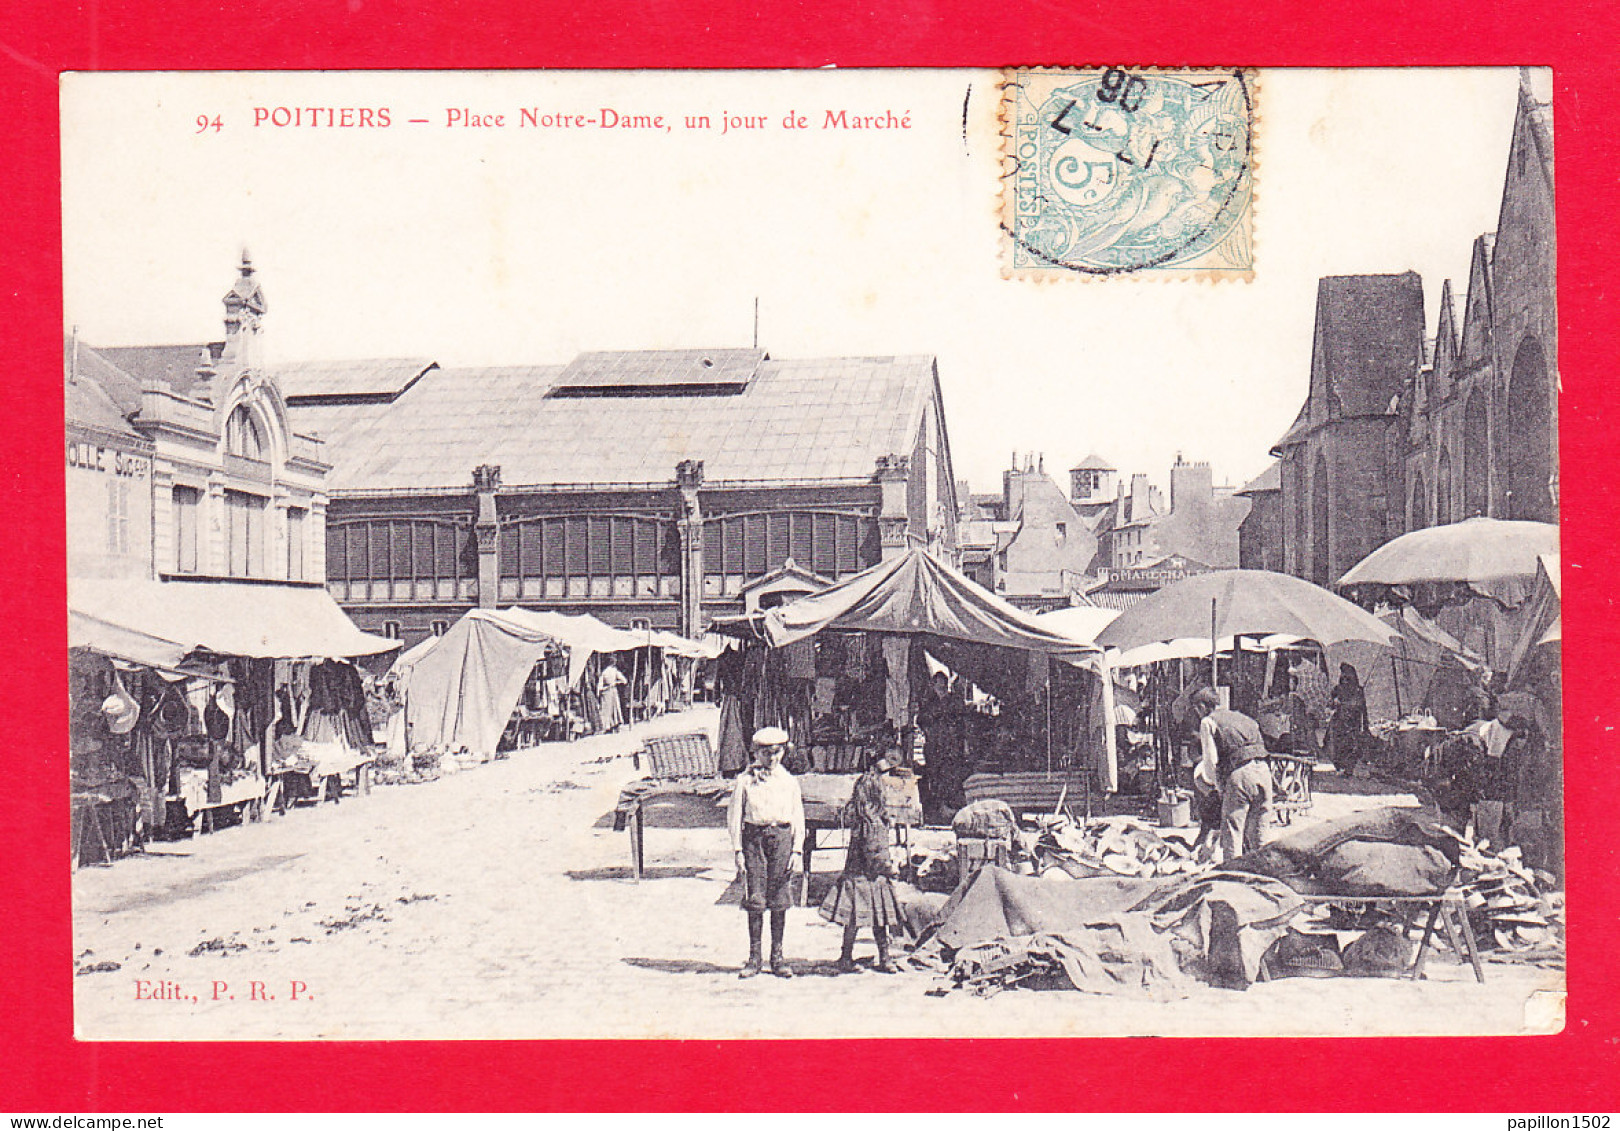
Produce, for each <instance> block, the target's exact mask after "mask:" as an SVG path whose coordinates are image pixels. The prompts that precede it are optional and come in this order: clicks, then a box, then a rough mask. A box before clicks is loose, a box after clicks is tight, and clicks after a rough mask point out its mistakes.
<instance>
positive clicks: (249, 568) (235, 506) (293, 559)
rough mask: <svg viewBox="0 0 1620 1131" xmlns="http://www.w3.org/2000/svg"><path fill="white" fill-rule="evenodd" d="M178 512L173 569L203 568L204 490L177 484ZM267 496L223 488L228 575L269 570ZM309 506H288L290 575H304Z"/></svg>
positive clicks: (263, 574)
mask: <svg viewBox="0 0 1620 1131" xmlns="http://www.w3.org/2000/svg"><path fill="white" fill-rule="evenodd" d="M171 500H172V503H173V507H172V509H173V513H174V571H175V572H176V573H197V572H199V571H200V570H201V568H202V491H201V490H199V489H198V488H196V487H184V486H177V487H175V488H174V490H173V494H172V496H171ZM267 506H268V500H266V499H265V498H264V497H263V496H261V495H252V494H249V493H247V492H245V491H226V492H225V553H226V559H225V573H226V575H227V576H229V577H267V576H269V571H268V569H267V566H268V557H267V549H266V546H267V541H268V539H267V530H266V521H267V519H266V513H267ZM308 516H309V511H308V510H307V509H306V508H304V507H289V508H287V540H286V550H287V560H286V563H285V564H286V572H285V575H284V576H285V577H286V579H287V580H288V581H303V580H304V569H305V551H304V539H305V527H306V521H307V519H308Z"/></svg>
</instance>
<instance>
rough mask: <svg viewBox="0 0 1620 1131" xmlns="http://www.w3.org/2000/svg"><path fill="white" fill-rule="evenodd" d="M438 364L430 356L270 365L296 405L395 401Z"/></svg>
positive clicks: (287, 395)
mask: <svg viewBox="0 0 1620 1131" xmlns="http://www.w3.org/2000/svg"><path fill="white" fill-rule="evenodd" d="M436 368H438V363H437V362H435V361H433V360H432V359H431V358H426V357H383V358H374V359H368V360H365V361H294V362H285V363H282V364H279V365H272V366H269V367H268V369H269V373H270V375H271V376H272V377H274V378H275V380H276V382H277V383H278V384H279V385H280V386H281V395H282V396H283V397H285V398H286V399H287V400H288V401H290V402H293V403H312V402H313V403H321V402H326V401H332V402H338V403H341V402H342V401H346V400H367V401H369V400H375V401H382V402H386V401H389V400H392V399H394V398H395V397H397V396H399V394H401V393H403V392H404V391H405V390H406V389H408V388H410V387H411V386H412V385H414V384H415V383H416V381H417V379H418V378H420V377H421V376H422V375H423V374H424V373H426V372H428V371H429V370H430V369H436Z"/></svg>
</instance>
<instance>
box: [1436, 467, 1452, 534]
mask: <svg viewBox="0 0 1620 1131" xmlns="http://www.w3.org/2000/svg"><path fill="white" fill-rule="evenodd" d="M1452 518H1453V515H1452V510H1451V453H1450V452H1447V451H1441V453H1440V462H1439V464H1438V465H1437V466H1436V467H1435V469H1434V522H1435V525H1436V526H1444V525H1446V523H1448V522H1451V521H1452Z"/></svg>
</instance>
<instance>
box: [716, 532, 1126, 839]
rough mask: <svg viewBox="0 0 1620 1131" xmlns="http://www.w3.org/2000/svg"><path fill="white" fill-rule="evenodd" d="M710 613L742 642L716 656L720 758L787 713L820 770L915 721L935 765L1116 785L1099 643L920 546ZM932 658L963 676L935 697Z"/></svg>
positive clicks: (900, 740)
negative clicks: (849, 572)
mask: <svg viewBox="0 0 1620 1131" xmlns="http://www.w3.org/2000/svg"><path fill="white" fill-rule="evenodd" d="M718 627H720V628H721V630H722V631H725V632H727V633H729V634H731V635H733V636H735V637H738V638H740V639H742V640H744V641H745V642H746V646H745V647H744V648H743V649H741V650H739V651H734V652H730V653H727V655H726V656H725V657H723V658H722V660H721V668H720V671H721V679H722V698H721V751H720V757H721V766H722V768H724V769H733V770H734V769H737V768H740V767H741V765H742V759H743V757H744V755H745V753H746V743H745V737H746V735H747V734H748V733H749V732H750V729H751V728H753V727H757V726H762V725H777V726H784V727H786V728H787V729H788V731H789V733H790V734H792V735H794V742H795V746H796V747H797V748H798V749H799V750H800V751H801V752H804V751H807V752H810V753H811V755H812V757H811V766H812V767H813V768H815V769H817V770H825V769H835V770H855V769H858V768H859V751H860V749H861V748H862V747H863V745H870V744H871V743H874V742H892V743H895V744H897V745H898V746H899V747H900V748H901V749H902V750H909V749H911V736H912V735H913V734H914V732H915V731H916V730H917V729H919V728H920V729H921V731H922V732H923V734H924V735H925V737H927V738H928V739H929V741H930V742H931V743H932V752H930V751H929V750H928V749H927V748H925V750H924V758H925V759H926V760H927V762H928V766H929V770H928V772H929V774H930V775H932V776H934V777H935V778H939V777H940V776H941V775H947V774H948V775H951V776H953V777H954V776H955V775H961V774H966V773H969V772H971V771H972V770H974V769H996V768H998V766H999V765H1000V764H1001V763H1004V762H1009V763H1010V762H1014V761H1015V762H1016V766H1017V768H1019V769H1027V770H1030V771H1039V772H1042V773H1045V774H1047V775H1050V776H1054V777H1057V776H1063V775H1065V774H1070V775H1077V776H1078V779H1079V780H1080V782H1081V783H1082V784H1083V786H1084V788H1086V789H1090V788H1097V789H1100V790H1103V791H1111V790H1112V789H1113V788H1114V787H1115V784H1116V781H1117V776H1116V775H1117V768H1116V766H1115V764H1114V736H1113V725H1112V718H1113V702H1112V699H1113V696H1112V687H1111V681H1110V679H1109V678H1108V668H1107V661H1106V659H1105V658H1104V656H1103V653H1102V649H1100V648H1098V647H1097V646H1095V645H1093V644H1088V643H1085V642H1081V641H1077V640H1074V639H1072V638H1070V637H1069V636H1066V635H1064V634H1062V633H1059V632H1054V631H1052V630H1051V629H1049V628H1047V627H1044V626H1042V625H1041V624H1040V623H1039V622H1038V621H1036V620H1035V619H1034V618H1032V617H1030V616H1029V615H1028V614H1025V613H1023V612H1022V611H1020V610H1018V609H1016V608H1014V607H1013V606H1012V605H1010V604H1008V603H1007V602H1006V601H1004V600H1002V599H1001V598H999V597H997V596H996V595H995V594H993V593H990V592H989V591H987V590H985V589H983V588H981V587H980V586H978V585H976V584H975V583H973V582H972V581H970V580H969V579H968V578H966V577H964V576H963V575H961V574H960V573H957V572H956V571H955V570H952V569H950V568H949V567H947V566H945V565H943V564H941V563H940V562H938V561H937V560H936V559H934V558H933V557H932V556H930V555H929V554H928V553H926V552H925V551H923V550H920V549H913V550H911V551H909V552H908V553H905V554H902V555H899V556H897V557H894V558H891V559H889V560H888V561H884V562H881V563H879V564H878V565H876V566H873V567H871V568H869V569H867V570H864V571H862V572H861V573H858V574H855V575H853V576H851V577H849V578H846V579H844V580H843V581H842V582H840V583H839V584H837V585H834V586H832V587H831V588H829V589H826V590H824V591H822V592H820V593H816V594H813V595H811V596H808V597H804V598H801V599H800V600H797V601H794V602H792V603H790V604H787V605H783V606H781V607H778V608H775V609H771V610H768V611H766V612H765V613H763V614H759V615H756V616H753V617H747V618H737V619H735V620H732V621H728V622H725V623H723V624H720V625H719V626H718ZM762 644H763V645H768V647H761V646H760V645H762ZM930 659H932V660H933V661H936V662H937V663H939V664H942V665H943V666H944V667H945V668H947V669H949V670H950V671H951V672H954V673H955V674H956V675H957V676H959V677H961V678H960V679H959V680H958V685H957V686H956V687H955V688H952V689H951V690H950V691H949V693H948V694H947V695H946V696H945V697H944V698H938V697H936V696H935V695H934V693H933V692H932V690H931V689H930V676H929V666H928V665H929V660H930ZM1052 661H1057V662H1056V663H1055V664H1054V663H1052ZM964 684H971V685H973V686H975V687H977V688H979V689H982V690H983V691H984V692H987V693H988V694H989V695H990V696H993V697H994V699H995V700H996V701H997V706H998V713H997V714H996V715H995V716H991V715H989V714H981V713H980V712H977V711H974V710H972V709H971V708H970V706H969V705H968V704H967V703H965V702H964V701H963V695H962V690H963V685H964ZM885 736H886V737H885ZM955 788H960V785H959V784H958V785H957V786H956V787H955ZM1076 792H1077V793H1078V792H1080V790H1079V789H1077V790H1076ZM955 803H959V802H953V807H954V804H955Z"/></svg>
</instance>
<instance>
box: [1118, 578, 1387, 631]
mask: <svg viewBox="0 0 1620 1131" xmlns="http://www.w3.org/2000/svg"><path fill="white" fill-rule="evenodd" d="M1277 633H1288V634H1289V635H1292V636H1297V637H1301V638H1303V639H1306V640H1314V641H1316V642H1317V643H1318V644H1321V645H1323V646H1326V645H1329V644H1338V643H1340V642H1342V641H1346V640H1365V641H1370V642H1371V643H1374V644H1388V643H1389V642H1390V641H1391V640H1392V639H1393V638H1394V636H1395V633H1394V632H1393V631H1392V630H1391V629H1390V627H1389V626H1388V625H1386V624H1384V623H1383V622H1382V621H1380V620H1379V619H1378V618H1377V617H1375V616H1373V615H1372V614H1371V613H1369V612H1366V611H1365V610H1363V609H1360V608H1357V607H1356V606H1355V605H1352V604H1351V603H1350V602H1349V601H1346V600H1345V599H1344V598H1343V597H1340V596H1338V595H1337V594H1334V593H1330V592H1328V591H1327V590H1326V589H1323V588H1322V587H1321V586H1320V585H1312V584H1311V583H1310V582H1309V581H1304V580H1302V579H1300V578H1297V577H1290V576H1289V575H1288V574H1285V573H1273V572H1271V571H1270V570H1263V569H1223V570H1216V571H1214V572H1212V573H1201V574H1196V575H1194V576H1193V577H1189V578H1186V579H1185V580H1182V581H1176V582H1172V583H1171V584H1169V585H1166V586H1165V587H1164V588H1163V589H1160V590H1159V591H1158V592H1156V593H1154V594H1152V595H1150V596H1149V597H1147V598H1146V599H1144V600H1142V601H1139V602H1138V603H1137V604H1135V605H1132V606H1131V607H1130V608H1128V609H1126V610H1125V611H1124V612H1123V613H1121V614H1120V615H1119V619H1117V620H1115V621H1114V622H1113V623H1112V624H1110V625H1108V626H1107V627H1106V628H1104V629H1103V630H1102V632H1100V633H1098V634H1097V643H1098V644H1101V645H1103V646H1104V647H1112V648H1122V649H1123V648H1135V647H1137V646H1139V645H1142V644H1155V643H1158V642H1160V641H1171V640H1181V639H1184V638H1187V637H1201V638H1202V639H1204V640H1205V641H1209V640H1211V639H1212V638H1215V637H1223V636H1272V635H1274V634H1277Z"/></svg>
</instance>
